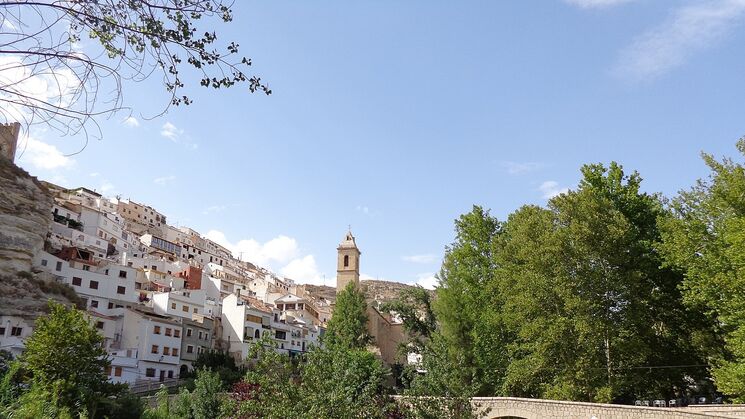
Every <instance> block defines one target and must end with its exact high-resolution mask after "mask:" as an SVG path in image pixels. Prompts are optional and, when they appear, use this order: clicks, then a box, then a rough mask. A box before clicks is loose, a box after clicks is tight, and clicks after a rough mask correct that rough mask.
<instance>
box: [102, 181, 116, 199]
mask: <svg viewBox="0 0 745 419" xmlns="http://www.w3.org/2000/svg"><path fill="white" fill-rule="evenodd" d="M98 192H100V193H101V195H104V196H106V195H110V194H113V193H115V192H116V188H115V187H114V185H113V184H112V183H111V182H109V181H107V180H104V181H103V183H101V186H100V187H99V188H98Z"/></svg>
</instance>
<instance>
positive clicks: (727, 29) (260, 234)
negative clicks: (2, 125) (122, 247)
mask: <svg viewBox="0 0 745 419" xmlns="http://www.w3.org/2000/svg"><path fill="white" fill-rule="evenodd" d="M234 12H235V17H234V20H233V22H231V23H229V24H218V23H215V22H211V23H209V24H207V23H205V25H209V26H211V28H212V29H214V30H215V31H216V32H217V33H218V36H219V38H220V39H222V40H234V41H236V42H237V43H239V44H240V46H241V53H242V54H245V55H247V56H248V57H250V58H251V59H252V61H253V66H252V72H253V74H256V75H259V76H261V78H262V81H264V82H267V83H268V84H269V86H270V88H271V89H272V91H273V94H272V95H270V96H265V95H263V94H250V93H249V92H248V91H247V88H246V87H245V86H243V87H238V88H233V89H229V90H220V91H213V90H207V89H203V88H199V87H198V86H196V87H194V88H193V89H192V90H190V91H189V92H190V93H192V97H193V99H194V100H195V103H194V104H192V105H190V106H188V107H175V108H171V109H170V110H169V111H168V113H166V114H165V115H162V116H157V117H154V116H155V115H157V114H158V111H159V109H161V108H162V104H163V103H164V101H167V96H166V94H165V91H164V90H163V88H162V87H161V86H160V85H159V84H158V83H159V80H157V79H149V80H147V81H145V82H142V83H129V84H126V85H125V90H124V94H125V98H124V99H125V102H126V103H127V105H129V106H131V108H132V112H131V114H129V113H126V114H118V115H116V116H115V117H112V118H109V119H106V120H102V121H101V130H102V138H101V139H98V140H92V141H90V142H89V143H88V144H87V146H86V147H85V149H84V150H82V151H81V152H79V153H77V154H73V153H76V152H78V151H80V150H81V148H82V145H83V144H85V139H84V138H82V137H81V136H62V137H60V136H59V135H57V134H56V133H55V132H53V131H51V130H45V129H44V128H43V127H40V128H39V127H36V128H32V129H31V130H30V131H29V132H28V133H27V135H24V140H23V142H22V144H21V145H20V147H19V153H18V155H19V158H18V160H17V162H18V163H19V165H20V166H22V167H23V168H25V169H26V170H28V171H29V172H30V173H31V174H32V175H35V176H38V177H39V178H41V179H44V180H49V181H52V182H55V183H59V184H61V185H63V186H67V187H77V186H86V187H89V188H93V189H96V190H97V191H99V192H101V193H103V194H105V195H108V196H114V195H120V196H121V197H122V198H125V199H126V198H131V199H133V200H135V201H138V202H143V203H146V204H148V205H151V206H153V207H154V208H156V209H157V210H159V211H160V212H162V213H164V214H166V215H167V217H168V219H169V223H171V224H175V225H178V226H189V227H191V228H194V229H196V230H197V231H200V232H202V233H203V234H205V235H206V236H207V237H209V238H211V239H213V240H215V241H217V242H219V243H221V244H224V245H227V246H228V247H229V248H231V249H232V250H233V251H234V252H236V255H239V256H241V257H242V258H243V259H245V260H250V261H252V262H255V263H258V264H260V265H262V266H265V267H267V268H270V269H272V270H274V271H276V272H277V273H279V274H281V275H286V276H288V277H290V278H293V279H296V280H297V281H299V282H310V283H316V284H326V285H333V284H334V281H335V275H336V266H335V264H336V247H337V246H338V244H339V242H340V241H341V240H342V239H343V237H344V234H345V233H346V231H347V228H348V226H350V225H351V230H352V232H353V233H354V235H355V236H356V238H357V244H358V246H359V247H360V250H361V252H362V256H361V262H360V263H361V273H362V275H363V277H366V278H376V279H383V280H391V281H397V282H406V283H419V284H422V285H424V286H428V287H431V286H433V285H434V284H435V283H436V279H435V277H434V275H435V273H436V272H438V270H439V267H440V264H441V261H442V257H443V254H444V251H445V247H446V246H447V245H448V244H449V243H451V242H452V240H453V237H454V231H453V220H454V219H456V218H457V217H458V216H459V215H460V214H463V213H465V212H468V211H470V209H471V208H472V206H473V205H481V206H484V207H486V208H489V209H490V210H491V213H492V214H493V215H495V216H497V217H498V218H499V219H505V218H506V217H507V215H508V214H509V213H511V212H512V211H514V210H516V209H518V208H519V207H520V206H522V205H524V204H538V205H545V204H546V202H547V200H548V199H549V198H551V197H552V196H554V195H556V194H558V193H561V192H562V191H566V190H567V189H571V188H574V187H576V185H577V183H578V181H579V177H580V173H579V169H580V167H581V166H582V165H583V164H586V163H596V162H601V163H606V164H607V163H609V162H610V161H617V162H619V163H621V164H622V165H623V166H624V168H625V169H626V170H627V171H633V170H636V171H638V172H639V173H640V174H641V176H642V177H643V178H644V183H643V188H644V189H645V190H646V191H649V192H661V193H663V194H664V195H666V196H668V197H672V196H674V195H675V194H676V193H677V192H678V191H680V190H682V189H686V188H689V187H690V186H691V185H693V184H694V182H695V181H696V179H699V178H702V177H706V176H707V175H708V173H709V171H708V169H707V167H706V166H705V165H704V164H703V162H702V160H701V158H700V153H701V152H702V151H706V152H709V153H712V154H714V155H716V156H719V157H722V156H731V157H737V156H736V153H737V152H736V150H735V147H734V145H735V142H736V141H737V139H738V138H739V137H740V136H742V135H743V134H745V118H743V116H744V115H745V101H744V100H742V97H743V91H745V71H743V70H745V54H742V48H741V46H742V45H743V44H745V30H744V29H745V27H744V26H743V24H745V1H744V0H710V1H707V0H702V1H672V0H670V1H665V0H654V1H652V0H646V1H645V0H636V1H634V0H543V1H530V2H528V1H517V0H515V1H499V2H496V1H459V2H454V1H439V0H429V1H413V0H412V1H406V2H400V1H394V0H381V1H374V2H373V1H366V2H342V1H327V0H321V1H314V2H305V1H297V0H294V1H285V0H281V1H280V0H277V1H247V0H241V1H238V2H236V4H235V7H234ZM84 42H85V41H84ZM83 48H85V45H84V46H83ZM194 84H195V85H196V84H198V83H194Z"/></svg>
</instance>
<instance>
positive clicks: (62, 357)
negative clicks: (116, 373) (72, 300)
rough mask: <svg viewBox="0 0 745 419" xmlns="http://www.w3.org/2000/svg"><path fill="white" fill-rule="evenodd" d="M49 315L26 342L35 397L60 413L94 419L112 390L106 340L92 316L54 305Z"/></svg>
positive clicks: (26, 363)
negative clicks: (66, 411) (98, 407)
mask: <svg viewBox="0 0 745 419" xmlns="http://www.w3.org/2000/svg"><path fill="white" fill-rule="evenodd" d="M49 310H50V312H49V314H48V315H47V316H44V317H39V318H38V319H37V320H36V324H35V328H34V333H33V334H32V335H31V336H30V337H29V338H28V339H27V340H26V350H25V352H24V353H23V355H22V356H21V357H20V360H21V364H22V366H23V368H24V370H26V371H27V372H28V373H29V375H30V376H31V386H32V389H34V390H38V391H35V392H33V394H34V395H36V396H39V397H46V396H49V395H51V394H53V395H55V397H54V398H53V399H48V400H49V401H51V402H54V404H55V405H58V406H59V407H60V409H68V410H69V411H70V412H72V413H73V414H83V413H87V414H88V415H89V416H94V414H95V411H96V405H97V403H98V402H99V401H100V400H101V399H102V398H103V397H106V396H107V395H108V393H109V392H110V391H111V386H110V384H109V383H108V380H107V377H106V374H105V372H104V371H105V369H106V367H108V366H109V365H110V363H109V360H108V358H107V354H106V350H105V349H104V348H103V337H102V336H101V335H100V334H98V332H97V331H96V329H95V327H93V326H92V325H91V324H90V322H89V319H88V318H87V317H86V314H85V313H84V312H82V311H80V310H77V309H75V308H68V307H65V306H63V305H61V304H58V303H54V302H51V301H50V303H49Z"/></svg>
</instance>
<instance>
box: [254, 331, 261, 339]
mask: <svg viewBox="0 0 745 419" xmlns="http://www.w3.org/2000/svg"><path fill="white" fill-rule="evenodd" d="M254 337H255V338H256V339H259V337H260V336H259V329H256V331H255V332H254Z"/></svg>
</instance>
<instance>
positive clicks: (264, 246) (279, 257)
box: [205, 230, 298, 266]
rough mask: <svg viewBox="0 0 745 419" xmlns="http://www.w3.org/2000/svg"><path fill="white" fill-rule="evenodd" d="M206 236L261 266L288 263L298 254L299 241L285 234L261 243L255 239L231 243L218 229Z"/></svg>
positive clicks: (239, 256)
mask: <svg viewBox="0 0 745 419" xmlns="http://www.w3.org/2000/svg"><path fill="white" fill-rule="evenodd" d="M205 237H207V238H208V239H210V240H212V241H214V242H216V243H218V244H221V245H223V246H225V247H226V248H228V249H229V250H230V251H231V252H233V256H235V257H238V258H240V259H241V260H245V261H248V262H251V263H255V264H257V265H259V266H267V265H268V264H269V263H272V262H276V263H280V264H286V263H288V262H289V261H291V260H292V259H293V258H295V257H296V256H297V254H298V246H297V241H296V240H295V239H293V238H291V237H287V236H284V235H279V236H277V237H275V238H273V239H271V240H269V241H267V242H266V243H259V242H258V241H256V240H254V239H243V240H240V241H238V242H237V243H231V242H230V241H229V240H228V239H227V237H225V233H223V232H221V231H218V230H210V231H209V232H207V234H205Z"/></svg>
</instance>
